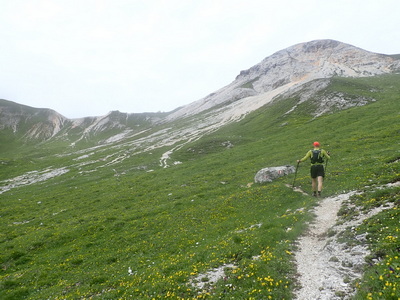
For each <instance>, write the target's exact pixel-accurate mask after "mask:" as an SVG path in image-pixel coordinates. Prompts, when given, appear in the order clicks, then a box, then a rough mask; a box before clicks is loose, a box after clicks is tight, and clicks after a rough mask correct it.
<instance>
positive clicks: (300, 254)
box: [294, 192, 390, 300]
mask: <svg viewBox="0 0 400 300" xmlns="http://www.w3.org/2000/svg"><path fill="white" fill-rule="evenodd" d="M353 194H356V192H349V193H347V194H341V195H337V196H334V197H329V198H325V199H323V200H321V201H320V203H319V206H317V207H316V208H315V209H314V211H313V212H314V213H315V215H316V218H315V220H314V222H313V223H312V224H310V227H309V229H308V231H307V232H306V233H305V235H304V236H302V237H301V238H300V239H299V240H298V247H299V249H298V251H296V252H295V260H296V264H297V271H298V274H299V278H298V280H299V284H300V289H298V290H297V291H295V297H294V298H295V299H297V300H317V299H326V300H328V299H329V300H332V299H350V298H351V296H353V295H354V293H355V290H354V287H353V286H352V284H351V283H352V281H354V279H356V278H360V277H361V275H362V270H363V265H364V264H365V257H366V256H367V255H368V254H370V252H369V250H368V248H367V246H366V245H365V243H361V245H357V246H354V247H349V246H348V245H346V244H341V243H339V242H338V241H337V236H338V235H339V234H340V233H341V232H343V231H344V230H345V229H346V228H348V227H350V228H352V227H355V226H358V225H360V224H361V223H362V221H363V220H365V219H367V218H369V217H371V216H373V215H375V214H377V213H378V212H380V211H382V210H384V209H388V208H390V205H389V206H385V207H378V208H375V209H374V210H371V211H369V212H368V213H367V214H360V215H359V216H358V217H357V219H354V220H351V221H349V222H346V223H344V224H341V225H335V224H336V221H337V213H338V211H339V209H340V207H341V205H342V203H343V201H346V200H348V199H349V197H350V196H351V195H353ZM356 239H357V240H359V241H361V242H362V241H365V235H359V236H356Z"/></svg>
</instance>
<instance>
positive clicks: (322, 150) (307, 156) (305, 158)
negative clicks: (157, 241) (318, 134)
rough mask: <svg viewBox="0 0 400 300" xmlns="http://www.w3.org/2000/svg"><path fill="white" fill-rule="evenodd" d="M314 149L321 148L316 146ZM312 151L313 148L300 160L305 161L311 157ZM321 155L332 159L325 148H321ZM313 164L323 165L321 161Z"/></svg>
mask: <svg viewBox="0 0 400 300" xmlns="http://www.w3.org/2000/svg"><path fill="white" fill-rule="evenodd" d="M314 150H319V148H314ZM312 152H313V150H310V151H308V152H307V153H306V156H304V157H303V158H302V159H300V161H301V162H303V161H305V160H307V159H308V158H309V159H311V157H312ZM321 156H322V157H323V158H326V159H330V158H331V157H330V156H329V155H328V153H327V152H326V151H325V150H324V149H321ZM312 165H321V163H315V164H312Z"/></svg>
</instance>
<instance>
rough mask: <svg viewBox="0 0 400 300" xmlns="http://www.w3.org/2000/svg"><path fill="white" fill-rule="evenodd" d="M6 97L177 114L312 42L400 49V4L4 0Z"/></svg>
mask: <svg viewBox="0 0 400 300" xmlns="http://www.w3.org/2000/svg"><path fill="white" fill-rule="evenodd" d="M0 7H1V8H0V46H1V52H0V66H1V69H0V99H7V100H10V101H14V102H17V103H20V104H25V105H29V106H33V107H40V108H51V109H54V110H56V111H57V112H59V113H61V114H62V115H64V116H66V117H68V118H78V117H85V116H101V115H105V114H107V113H108V112H109V111H111V110H119V111H121V112H129V113H139V112H145V111H148V112H156V111H171V110H173V109H175V108H177V107H179V106H182V105H185V104H189V103H191V102H193V101H196V100H198V99H201V98H203V97H205V96H206V95H208V94H210V93H212V92H214V91H216V90H217V89H219V88H221V87H223V86H225V85H227V84H229V83H231V82H232V81H233V80H234V79H235V77H236V76H237V75H238V74H239V72H240V71H241V70H245V69H248V68H250V67H252V66H253V65H255V64H257V63H259V62H260V61H261V60H262V59H264V58H265V57H267V56H270V55H271V54H273V53H275V52H276V51H279V50H282V49H284V48H287V47H289V46H292V45H294V44H297V43H302V42H307V41H311V40H315V39H335V40H339V41H341V42H345V43H349V44H352V45H354V46H357V47H360V48H363V49H365V50H369V51H373V52H378V53H384V54H398V53H400V30H399V28H400V26H399V25H400V1H399V0H335V1H328V0H303V1H301V0H278V1H275V0H246V1H244V0H243V1H236V0H165V1H164V0H140V1H139V0H130V1H129V0H126V1H124V0H0Z"/></svg>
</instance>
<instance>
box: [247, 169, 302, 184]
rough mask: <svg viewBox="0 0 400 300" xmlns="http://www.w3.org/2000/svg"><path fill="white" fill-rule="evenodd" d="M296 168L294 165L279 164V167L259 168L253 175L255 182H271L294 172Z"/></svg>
mask: <svg viewBox="0 0 400 300" xmlns="http://www.w3.org/2000/svg"><path fill="white" fill-rule="evenodd" d="M295 170H296V168H295V167H294V166H280V167H268V168H264V169H261V170H260V171H258V172H257V174H256V176H254V181H255V182H256V183H263V182H272V181H273V180H275V179H277V178H279V177H282V176H285V175H289V174H291V173H294V172H295Z"/></svg>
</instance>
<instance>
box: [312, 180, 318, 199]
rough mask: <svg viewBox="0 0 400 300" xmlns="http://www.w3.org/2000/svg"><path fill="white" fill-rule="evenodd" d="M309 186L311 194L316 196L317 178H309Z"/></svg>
mask: <svg viewBox="0 0 400 300" xmlns="http://www.w3.org/2000/svg"><path fill="white" fill-rule="evenodd" d="M311 188H312V192H313V196H317V178H311Z"/></svg>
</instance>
